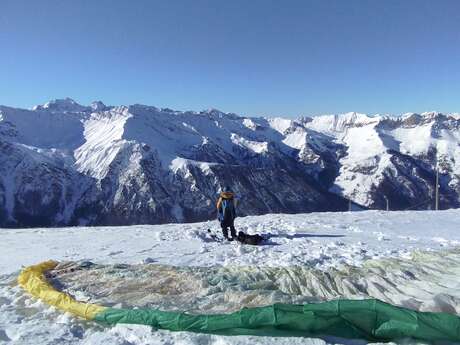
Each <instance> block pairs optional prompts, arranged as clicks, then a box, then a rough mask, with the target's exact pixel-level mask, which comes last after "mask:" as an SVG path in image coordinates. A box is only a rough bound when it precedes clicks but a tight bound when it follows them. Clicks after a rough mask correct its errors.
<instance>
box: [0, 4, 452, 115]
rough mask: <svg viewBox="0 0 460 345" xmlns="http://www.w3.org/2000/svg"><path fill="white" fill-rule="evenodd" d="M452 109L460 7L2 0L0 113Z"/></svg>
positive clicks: (284, 112)
mask: <svg viewBox="0 0 460 345" xmlns="http://www.w3.org/2000/svg"><path fill="white" fill-rule="evenodd" d="M63 97H71V98H74V99H75V100H76V101H78V102H80V103H83V104H87V103H89V102H90V101H92V100H96V99H100V100H102V101H103V102H104V103H106V104H133V103H143V104H149V105H156V106H159V107H170V108H173V109H179V110H186V109H192V110H202V109H206V108H211V107H214V108H218V109H221V110H224V111H231V112H236V113H240V114H243V115H267V116H270V115H284V116H298V115H314V114H320V113H337V112H347V111H360V112H366V113H403V112H408V111H415V112H422V111H428V110H439V111H444V112H460V1H458V0H451V1H449V0H440V1H434V0H426V1H425V0H418V1H411V0H404V1H403V0H385V1H377V0H375V1H371V0H368V1H365V0H363V1H352V0H347V1H345V0H336V1H328V0H317V1H308V0H286V1H281V0H279V1H271V0H231V1H228V0H177V1H175V0H163V1H159V0H158V1H155V0H146V1H140V0H136V1H134V0H133V1H121V0H119V1H118V0H110V1H109V0H97V1H96V0H85V1H83V0H82V1H80V0H73V1H70V0H67V1H66V0H53V1H47V0H41V1H23V0H0V104H6V105H12V106H21V107H30V106H32V105H34V104H39V103H44V102H45V101H47V100H49V99H53V98H63Z"/></svg>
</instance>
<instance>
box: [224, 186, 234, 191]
mask: <svg viewBox="0 0 460 345" xmlns="http://www.w3.org/2000/svg"><path fill="white" fill-rule="evenodd" d="M231 191H232V189H231V188H230V186H225V187H224V192H231Z"/></svg>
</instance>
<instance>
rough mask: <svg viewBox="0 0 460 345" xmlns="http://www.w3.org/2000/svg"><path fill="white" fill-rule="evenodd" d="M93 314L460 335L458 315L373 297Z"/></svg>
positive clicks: (287, 332)
mask: <svg viewBox="0 0 460 345" xmlns="http://www.w3.org/2000/svg"><path fill="white" fill-rule="evenodd" d="M95 320H96V321H99V322H102V323H106V324H116V323H128V324H142V325H150V326H153V327H155V328H159V329H167V330H171V331H190V332H201V333H212V334H221V335H264V336H304V337H309V336H311V337H315V336H326V335H328V336H336V337H341V338H352V339H358V338H361V339H367V340H374V341H376V340H378V341H391V340H397V339H401V338H405V337H412V338H415V339H419V340H425V341H436V340H447V341H460V317H458V316H456V315H453V314H447V313H428V312H417V311H413V310H409V309H405V308H401V307H395V306H392V305H390V304H387V303H384V302H381V301H378V300H375V299H369V300H335V301H329V302H323V303H312V304H305V305H289V304H274V305H270V306H266V307H259V308H244V309H242V310H240V311H237V312H234V313H231V314H212V315H191V314H187V313H182V312H167V311H161V310H157V309H113V308H108V309H107V310H105V311H104V312H102V313H99V314H97V315H96V317H95Z"/></svg>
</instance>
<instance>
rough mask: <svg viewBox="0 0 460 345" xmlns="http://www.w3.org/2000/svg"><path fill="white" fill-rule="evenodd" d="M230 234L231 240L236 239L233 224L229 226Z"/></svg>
mask: <svg viewBox="0 0 460 345" xmlns="http://www.w3.org/2000/svg"><path fill="white" fill-rule="evenodd" d="M230 233H231V234H232V237H233V238H236V229H235V226H234V225H233V223H232V224H231V225H230Z"/></svg>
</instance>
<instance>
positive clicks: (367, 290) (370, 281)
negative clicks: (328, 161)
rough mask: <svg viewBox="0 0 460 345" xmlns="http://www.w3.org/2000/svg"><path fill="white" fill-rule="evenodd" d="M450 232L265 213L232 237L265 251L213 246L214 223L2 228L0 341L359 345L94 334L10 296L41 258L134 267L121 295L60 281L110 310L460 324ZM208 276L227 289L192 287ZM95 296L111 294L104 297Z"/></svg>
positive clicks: (387, 220)
mask: <svg viewBox="0 0 460 345" xmlns="http://www.w3.org/2000/svg"><path fill="white" fill-rule="evenodd" d="M458 224H460V210H446V211H438V212H435V211H424V212H420V211H419V212H416V211H412V212H410V211H408V212H383V211H364V212H343V213H310V214H296V215H285V214H269V215H264V216H254V217H243V218H237V220H236V227H237V229H238V230H243V231H245V232H249V233H261V234H267V235H269V236H270V239H269V241H268V242H267V244H266V245H262V246H243V245H240V244H238V243H235V242H226V243H219V242H215V241H214V240H213V239H212V237H211V236H209V233H208V232H207V229H211V230H212V231H213V232H215V233H219V227H218V224H217V222H216V221H210V222H203V223H188V224H166V225H139V226H126V227H73V228H34V229H0V342H5V343H12V344H31V343H34V344H76V343H77V344H136V345H137V344H215V345H218V344H219V345H220V344H248V343H251V344H271V343H274V342H276V343H278V344H365V343H366V342H364V341H350V340H342V339H331V338H325V339H310V338H276V339H274V338H269V337H259V338H258V337H243V336H237V337H223V336H215V335H204V334H191V333H187V332H178V333H172V332H167V331H157V330H152V329H151V328H149V327H144V326H131V325H118V326H115V327H111V328H110V327H102V326H100V325H96V324H94V323H92V322H85V321H82V320H79V319H76V318H75V317H73V316H71V315H68V314H65V313H61V312H59V311H57V310H55V309H54V308H52V307H48V306H46V305H44V304H43V303H41V302H40V301H37V300H34V299H32V298H30V297H29V296H28V295H27V294H26V293H24V292H23V291H22V290H21V289H20V288H19V287H18V286H17V284H16V277H17V274H18V272H19V270H20V269H21V267H23V266H27V265H31V264H35V263H38V262H41V261H44V260H48V259H54V260H58V261H61V262H63V261H75V262H81V261H84V260H89V261H92V262H94V263H96V264H101V265H106V266H107V268H109V269H111V270H112V271H113V268H114V267H115V268H116V267H118V266H116V264H128V265H132V266H129V269H128V270H126V271H124V272H121V276H122V277H123V279H124V278H132V279H130V281H129V284H128V289H126V290H125V291H123V289H122V286H123V284H122V280H120V279H113V276H111V275H110V274H109V273H107V274H106V275H105V276H103V278H104V279H102V280H101V281H98V282H97V284H96V282H95V281H94V280H91V279H92V277H91V275H85V273H84V272H77V273H75V274H73V275H67V276H66V277H64V278H63V279H64V280H63V282H64V283H65V286H64V288H65V289H66V291H68V292H70V293H72V294H74V296H75V297H76V298H77V299H81V300H85V301H91V302H100V303H104V304H106V305H107V304H112V305H117V304H118V305H123V304H124V305H130V306H146V305H147V306H155V307H160V308H165V309H168V308H170V309H174V308H179V307H184V308H186V309H187V310H192V311H194V312H200V311H202V312H221V311H232V310H234V309H238V306H245V305H247V306H255V305H261V304H263V303H264V302H265V301H266V302H267V304H269V303H272V302H294V303H297V302H299V303H300V302H309V301H320V300H326V299H331V298H337V297H349V298H364V297H367V296H372V297H376V298H379V299H382V300H385V301H388V302H391V303H393V304H397V305H403V306H405V307H409V308H412V309H417V310H423V311H444V312H450V313H456V314H459V313H460V281H459V280H458V276H459V274H460V232H459V231H458ZM121 267H123V266H121ZM109 269H108V270H107V272H109V271H110V270H109ZM204 276H206V277H210V276H215V277H216V279H218V278H219V279H220V277H222V276H225V277H226V280H225V281H223V283H221V284H220V285H219V286H218V289H217V290H216V288H214V289H210V288H209V287H207V286H204V285H202V284H200V282H201V278H202V277H204ZM111 277H112V278H111ZM155 277H156V278H155ZM171 277H174V279H172V280H171ZM190 277H193V279H195V280H193V279H191V278H190ZM111 279H112V280H111ZM136 279H137V281H136ZM85 280H86V281H85ZM262 283H263V284H262ZM136 284H138V285H137V286H148V289H147V288H146V290H148V291H149V292H150V291H155V293H152V294H149V293H144V294H142V291H140V292H139V291H137V293H136V291H135V287H136ZM168 284H169V285H168ZM160 286H161V287H162V288H163V290H162V291H163V292H161V293H160V292H159V291H160V290H161V289H160ZM95 287H97V288H95ZM178 287H182V290H181V292H180V294H179V295H178V296H177V295H176V296H174V294H173V292H172V291H173V290H174V289H177V288H178ZM169 288H170V289H171V291H170V292H168V289H169ZM102 289H105V291H106V292H107V291H110V293H109V294H107V293H106V294H103V293H101V290H102ZM260 296H262V297H263V298H260ZM406 343H413V342H410V341H407V342H406Z"/></svg>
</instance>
